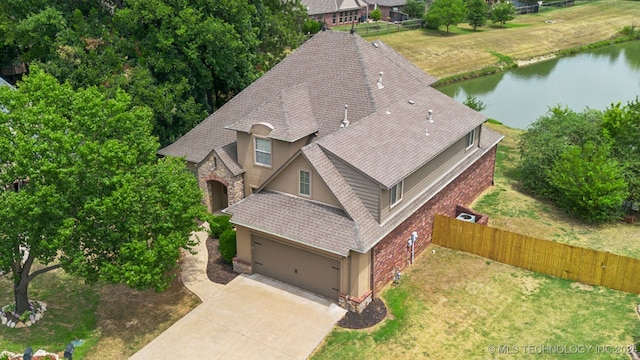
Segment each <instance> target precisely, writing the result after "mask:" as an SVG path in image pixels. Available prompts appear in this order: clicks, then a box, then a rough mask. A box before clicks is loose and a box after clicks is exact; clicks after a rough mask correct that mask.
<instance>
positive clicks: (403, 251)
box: [373, 147, 496, 296]
mask: <svg viewBox="0 0 640 360" xmlns="http://www.w3.org/2000/svg"><path fill="white" fill-rule="evenodd" d="M495 158H496V147H494V148H493V149H491V150H490V151H489V152H487V153H486V154H485V155H483V156H482V157H481V158H480V159H478V161H476V162H475V163H474V164H473V165H471V166H470V167H469V168H468V169H467V170H465V171H464V172H463V173H462V174H461V175H460V176H458V177H457V178H456V179H455V180H454V181H452V182H451V183H450V184H449V185H447V186H446V187H445V188H444V189H442V191H440V192H439V193H438V194H437V195H436V196H434V197H433V198H431V200H429V201H427V203H426V204H424V205H423V206H422V207H420V209H418V211H416V212H415V213H413V215H411V216H410V217H409V218H408V219H407V220H405V221H404V222H403V223H402V224H400V225H398V227H396V228H395V229H394V230H393V231H391V233H389V234H388V235H387V236H385V238H384V239H382V240H381V241H380V242H379V243H378V244H377V245H376V246H375V247H374V248H373V251H374V274H373V278H374V289H373V292H374V296H378V294H377V291H378V290H380V289H382V287H384V286H385V285H387V284H388V283H389V282H391V280H392V279H393V275H394V269H395V268H398V269H400V270H402V269H404V267H405V266H407V265H408V264H409V261H410V260H411V249H410V248H409V247H407V241H408V240H409V238H410V237H411V233H412V232H413V231H417V232H418V240H417V241H416V243H415V245H414V247H415V249H414V251H415V256H418V254H420V253H421V252H422V251H423V250H424V249H425V248H426V247H427V245H428V244H429V243H430V242H431V232H432V230H433V219H434V215H435V214H443V215H447V216H455V213H456V205H469V204H470V203H471V202H472V201H473V200H474V199H475V198H476V197H478V196H479V195H480V194H481V193H482V192H483V191H484V190H485V189H486V188H488V187H489V186H491V185H492V183H493V174H494V170H495Z"/></svg>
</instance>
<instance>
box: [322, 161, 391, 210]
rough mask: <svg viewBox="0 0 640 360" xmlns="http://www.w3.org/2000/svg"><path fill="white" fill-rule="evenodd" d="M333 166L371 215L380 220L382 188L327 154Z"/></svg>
mask: <svg viewBox="0 0 640 360" xmlns="http://www.w3.org/2000/svg"><path fill="white" fill-rule="evenodd" d="M327 155H328V156H329V159H331V162H333V165H335V167H336V168H337V169H338V171H339V172H340V174H341V175H342V176H343V177H344V178H345V179H346V180H347V182H348V183H349V185H350V186H351V188H352V189H353V192H354V193H356V195H357V196H358V197H359V198H360V200H361V201H362V203H363V204H364V206H366V207H367V209H368V210H369V211H370V212H371V215H372V216H373V217H374V218H375V219H376V220H379V218H380V213H379V210H378V209H379V207H380V206H379V200H380V188H379V186H378V185H376V183H375V182H373V180H371V179H369V178H367V177H366V176H364V175H362V174H361V173H360V172H358V171H356V170H355V169H354V168H352V167H351V166H349V165H347V164H345V163H344V162H343V161H342V160H340V159H338V158H336V157H335V156H333V155H331V154H327Z"/></svg>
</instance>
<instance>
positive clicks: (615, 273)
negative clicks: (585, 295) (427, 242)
mask: <svg viewBox="0 0 640 360" xmlns="http://www.w3.org/2000/svg"><path fill="white" fill-rule="evenodd" d="M432 243H433V244H436V245H440V246H443V247H447V248H450V249H454V250H461V251H466V252H469V253H472V254H476V255H480V256H482V257H485V258H489V259H492V260H495V261H499V262H501V263H505V264H509V265H513V266H517V267H519V268H522V269H527V270H531V271H535V272H539V273H543V274H548V275H552V276H556V277H560V278H564V279H569V280H574V281H579V282H581V283H585V284H589V285H597V286H605V287H608V288H611V289H615V290H622V291H626V292H631V293H636V294H640V259H634V258H630V257H626V256H621V255H616V254H612V253H609V252H605V251H598V250H593V249H586V248H581V247H577V246H572V245H567V244H562V243H558V242H554V241H549V240H543V239H537V238H534V237H530V236H525V235H521V234H517V233H514V232H511V231H507V230H501V229H496V228H492V227H489V226H484V225H480V224H475V223H470V222H465V221H461V220H456V219H454V218H450V217H446V216H443V215H436V218H435V222H434V224H433V235H432Z"/></svg>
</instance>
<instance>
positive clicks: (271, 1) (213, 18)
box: [0, 0, 307, 145]
mask: <svg viewBox="0 0 640 360" xmlns="http://www.w3.org/2000/svg"><path fill="white" fill-rule="evenodd" d="M305 18H307V16H306V13H305V10H304V8H303V7H302V6H301V4H300V1H299V0H293V1H280V0H237V1H229V0H223V1H191V2H189V1H182V0H127V1H116V0H105V1H84V0H77V1H65V0H3V1H1V2H0V62H1V63H0V65H9V64H11V63H17V64H19V63H22V62H25V63H26V62H28V63H38V64H39V66H40V67H41V68H43V69H44V70H45V71H47V73H50V74H53V75H54V76H56V77H57V78H58V80H59V81H61V82H64V81H69V83H70V84H71V85H72V86H73V87H74V88H81V87H87V86H101V87H106V88H110V89H111V90H113V91H116V88H117V87H121V86H124V87H126V88H127V91H132V96H133V101H134V103H135V104H140V105H145V106H148V107H150V108H152V110H153V115H154V133H155V134H156V135H157V136H158V137H159V138H160V141H161V144H163V145H168V144H169V143H171V142H172V141H174V140H175V139H177V138H178V137H180V136H181V135H183V134H184V133H185V132H187V131H188V130H190V129H191V128H192V127H193V126H195V124H197V123H198V122H199V121H201V120H202V119H203V118H204V117H205V116H206V114H207V113H209V112H212V111H214V110H216V109H217V108H219V107H220V106H222V105H223V104H224V103H225V102H226V101H228V100H229V99H230V98H231V97H233V96H234V95H235V94H237V93H238V92H240V91H242V89H244V88H245V87H246V86H247V85H249V84H250V83H251V82H253V81H254V80H255V79H256V78H257V77H259V76H260V75H261V74H262V73H264V72H266V71H267V70H269V69H270V68H271V67H272V66H274V65H275V64H276V63H278V62H279V61H280V60H282V59H283V58H284V56H285V55H286V54H287V52H288V51H290V50H291V49H292V48H295V47H297V46H298V45H299V44H300V43H301V41H302V38H303V34H302V22H303V20H304V19H305ZM132 74H134V76H132ZM143 87H147V88H143Z"/></svg>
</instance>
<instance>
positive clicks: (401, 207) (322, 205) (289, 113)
mask: <svg viewBox="0 0 640 360" xmlns="http://www.w3.org/2000/svg"><path fill="white" fill-rule="evenodd" d="M336 54H340V56H336ZM435 80H436V79H435V78H434V77H432V76H430V75H428V74H426V73H424V72H423V71H422V70H420V69H419V68H417V67H416V66H414V65H413V64H411V63H410V62H409V61H408V60H407V59H405V58H403V57H402V56H401V55H399V54H398V53H396V52H395V51H393V50H392V49H391V48H389V47H388V46H387V45H385V44H384V43H382V42H380V41H374V42H367V41H365V40H363V39H362V38H361V37H360V36H359V35H357V34H350V33H346V32H332V31H324V32H320V33H318V34H316V35H314V36H313V37H312V38H311V39H310V40H308V41H307V42H306V43H304V44H303V45H302V46H301V47H300V48H298V49H297V50H296V51H294V52H293V53H292V54H291V55H289V56H288V57H286V58H285V59H284V60H283V61H281V62H280V63H279V64H278V65H276V66H275V67H274V68H273V69H271V70H270V71H268V72H267V73H266V74H264V75H263V76H262V77H261V78H259V79H258V80H256V81H255V82H254V83H253V84H251V85H250V86H249V87H247V88H246V89H245V90H243V91H242V92H241V93H239V94H238V95H237V96H235V97H234V98H233V99H231V100H230V101H229V102H228V103H227V104H225V105H224V106H223V107H221V108H220V109H219V110H217V111H216V112H214V113H213V114H212V115H211V116H209V117H208V118H207V119H205V120H204V121H203V122H202V123H200V124H199V125H198V126H196V127H195V128H194V129H192V130H191V131H190V132H189V133H187V134H185V135H184V136H183V137H182V138H180V139H178V140H177V141H176V142H175V143H173V144H171V145H169V146H167V147H165V148H163V149H161V150H160V152H159V153H160V154H161V155H164V156H181V157H185V158H186V161H187V164H188V165H187V166H188V168H189V169H191V170H192V171H193V172H194V174H196V175H197V177H198V180H199V184H200V187H201V188H202V189H203V190H204V192H205V200H204V202H205V203H206V204H207V206H208V208H209V210H210V211H212V212H213V211H218V210H221V209H225V208H226V209H225V210H224V211H225V212H227V213H229V214H231V215H232V218H231V222H232V223H234V224H235V226H236V235H237V236H236V237H237V257H236V258H235V259H234V261H233V265H234V269H235V270H236V271H238V272H242V273H260V274H263V275H266V276H268V277H271V278H274V279H276V280H280V281H283V282H285V283H289V284H292V285H295V286H297V287H300V288H302V289H305V290H308V291H310V292H313V293H315V294H319V295H321V296H324V297H326V298H328V299H331V300H334V301H337V302H338V303H339V304H340V305H341V306H343V307H345V308H347V309H349V310H351V311H361V310H362V309H364V307H366V305H367V304H368V303H369V302H370V301H371V300H372V299H373V298H374V297H375V296H376V294H377V293H378V291H379V290H380V289H381V288H382V287H383V286H385V285H386V284H388V283H389V282H390V281H391V280H392V279H393V277H394V276H395V275H396V274H397V273H398V272H399V271H400V270H402V269H403V268H404V267H405V266H406V265H407V264H408V262H410V261H411V259H412V257H411V255H412V250H413V251H415V254H419V253H420V252H421V251H422V250H423V249H424V248H425V247H426V246H427V244H428V243H429V242H430V239H431V229H432V222H433V219H434V214H436V213H441V214H447V215H455V208H456V205H468V204H470V203H471V202H472V201H473V200H474V199H475V198H476V197H477V196H478V195H479V194H480V193H481V192H482V191H483V190H485V189H486V188H488V187H489V186H491V185H492V182H493V173H494V167H495V156H496V146H497V144H498V142H499V141H500V140H501V139H502V135H500V134H498V133H496V132H494V131H492V130H490V129H488V128H486V127H484V126H483V122H484V121H485V120H486V118H485V116H483V115H482V114H480V113H478V112H476V111H474V110H472V109H470V108H468V107H466V106H464V105H463V104H460V103H458V102H457V101H455V100H453V99H452V98H450V97H448V96H446V95H444V94H442V93H440V92H438V91H437V90H435V89H434V88H432V87H431V85H432V84H433V83H434V82H435ZM227 206H228V207H227ZM412 234H413V236H412ZM416 236H417V239H416V241H415V242H414V243H413V246H411V244H408V240H409V239H411V238H414V239H415V238H416Z"/></svg>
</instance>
